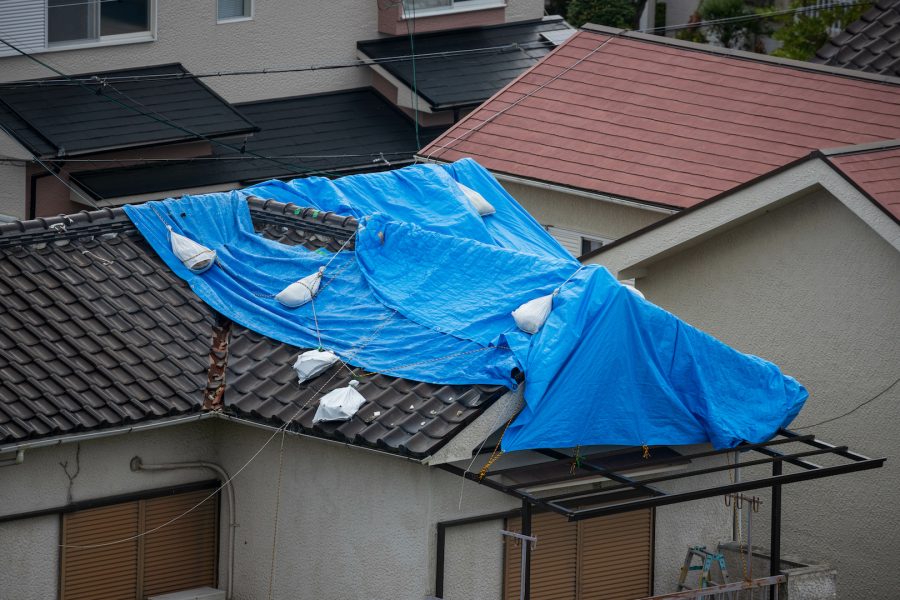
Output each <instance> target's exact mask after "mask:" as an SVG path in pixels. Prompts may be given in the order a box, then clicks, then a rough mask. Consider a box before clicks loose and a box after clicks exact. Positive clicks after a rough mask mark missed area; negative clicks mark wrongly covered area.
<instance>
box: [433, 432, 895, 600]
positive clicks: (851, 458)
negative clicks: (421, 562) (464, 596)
mask: <svg viewBox="0 0 900 600" xmlns="http://www.w3.org/2000/svg"><path fill="white" fill-rule="evenodd" d="M786 444H802V445H803V446H804V449H803V450H802V451H799V452H783V451H782V448H780V447H783V446H784V445H786ZM635 450H636V449H635V448H626V449H617V450H613V451H610V452H607V453H602V454H595V455H591V456H590V457H588V459H586V460H580V461H579V462H578V467H579V468H577V469H574V470H573V472H572V473H570V474H569V475H568V476H552V477H543V478H541V477H535V478H533V479H528V480H527V482H524V483H508V482H505V481H504V479H505V478H507V477H508V476H509V475H510V474H511V473H512V472H515V473H516V474H518V475H522V474H526V475H527V474H528V472H529V470H531V472H532V473H536V472H538V471H540V470H545V469H546V468H547V466H548V464H552V463H554V461H556V462H558V463H559V464H560V465H561V464H570V463H572V461H573V457H571V456H569V455H567V454H564V453H562V452H558V451H554V450H538V451H537V452H539V453H541V454H543V455H544V456H547V457H549V458H551V459H554V460H553V461H550V463H548V462H542V463H538V464H534V465H525V466H518V467H512V468H510V469H500V470H495V471H488V472H487V473H486V474H485V475H484V476H483V477H482V476H481V475H480V474H479V473H472V472H469V471H468V470H464V469H462V468H460V467H458V466H455V465H450V464H444V465H440V468H441V469H444V470H445V471H449V472H451V473H454V474H456V475H459V476H460V477H464V478H465V479H469V480H471V481H475V482H476V483H479V484H481V485H486V486H488V487H490V488H493V489H495V490H498V491H500V492H503V493H505V494H508V495H510V496H513V497H516V498H518V499H520V500H521V501H522V509H521V517H522V533H523V534H525V535H529V534H530V532H531V514H532V511H533V510H534V509H535V508H537V509H539V510H546V511H553V512H555V513H558V514H560V515H563V516H565V517H567V518H568V519H569V520H570V521H579V520H582V519H591V518H595V517H603V516H607V515H614V514H617V513H624V512H629V511H633V510H639V509H644V508H654V507H657V506H666V505H669V504H679V503H682V502H689V501H691V500H700V499H703V498H713V497H716V496H722V495H726V494H736V493H740V492H745V491H749V490H757V489H762V488H771V489H772V499H771V510H772V513H771V520H772V524H771V525H772V527H771V536H772V537H771V549H770V551H771V569H770V575H771V576H775V575H778V573H779V570H780V564H781V486H783V485H786V484H789V483H795V482H800V481H809V480H812V479H819V478H822V477H832V476H834V475H841V474H844V473H853V472H856V471H865V470H868V469H877V468H879V467H881V466H883V465H884V462H885V460H886V458H869V457H867V456H863V455H862V454H859V453H857V452H853V451H851V450H850V449H849V448H848V447H847V446H835V445H832V444H829V443H827V442H824V441H822V440H819V439H817V438H816V437H815V435H804V434H800V433H797V432H795V431H791V430H789V429H779V430H778V431H777V433H776V434H775V436H773V437H772V439H770V440H769V441H766V442H761V443H756V444H750V443H744V444H740V445H739V446H737V447H735V448H729V449H724V450H704V451H700V452H692V453H689V454H681V455H675V456H676V457H677V458H673V456H672V455H673V453H672V452H669V453H661V454H663V455H662V456H658V457H656V458H654V457H653V456H652V451H651V456H650V457H649V458H647V459H646V460H642V461H641V462H640V465H639V467H640V468H641V469H644V468H653V467H663V466H670V465H672V464H673V462H674V463H682V464H683V463H687V462H690V461H693V460H696V459H700V458H710V457H716V456H727V455H729V454H732V453H735V452H739V453H742V454H743V453H755V454H756V455H760V456H761V458H755V457H754V458H752V459H751V460H741V461H733V462H732V461H726V464H724V465H716V466H711V467H704V468H700V469H693V470H690V469H689V470H686V471H679V472H674V473H671V472H670V473H664V474H661V475H656V476H651V477H644V478H641V479H639V480H638V479H635V478H634V477H633V476H629V475H627V474H626V473H624V472H623V471H629V470H634V467H635V465H634V463H631V464H630V465H629V466H628V468H624V469H620V470H617V469H616V468H613V467H611V466H609V463H611V462H613V463H614V462H615V459H616V458H620V457H621V455H623V454H626V453H629V452H632V453H633V452H635ZM638 450H639V449H638ZM816 456H820V457H821V456H830V457H834V458H836V459H839V460H840V464H836V465H831V466H822V465H819V464H817V463H815V462H812V461H810V460H809V459H810V458H813V457H816ZM785 463H787V464H789V465H792V466H793V467H796V469H795V470H793V471H792V472H787V473H786V472H784V465H785ZM766 466H770V467H771V475H766V476H762V477H755V478H750V479H740V480H738V478H737V477H735V478H732V480H731V482H730V483H727V484H723V485H713V486H704V487H698V488H696V489H690V490H689V491H685V492H677V493H670V492H665V491H663V490H661V489H660V488H659V487H657V486H656V485H655V484H660V483H667V482H671V481H675V480H679V479H686V478H690V477H696V476H698V475H708V474H711V473H718V472H728V471H732V472H734V471H735V470H736V469H741V468H743V467H766ZM598 476H599V477H603V478H605V479H608V480H610V481H611V482H613V483H612V485H609V486H606V487H603V488H601V489H592V490H587V491H569V492H562V493H557V494H551V495H538V494H536V493H533V492H530V491H529V488H536V487H544V488H546V487H547V486H552V485H554V484H563V483H573V482H574V483H577V482H578V481H579V480H584V481H585V483H589V481H588V480H589V479H596V478H597V477H598ZM466 521H470V520H469V519H467V520H466ZM449 524H450V523H447V524H443V525H444V527H441V525H442V524H438V529H439V532H440V533H441V534H442V533H443V531H444V529H445V528H446V526H447V525H449ZM454 524H455V523H454ZM442 537H443V535H440V536H439V538H442ZM441 542H442V539H439V545H440V543H441ZM439 552H440V553H441V555H442V553H443V548H440V549H439ZM440 562H443V561H440ZM525 565H526V568H530V552H528V553H526V559H525ZM438 571H439V577H440V580H439V581H440V588H443V565H442V564H439V565H438ZM528 587H529V578H528V574H527V573H526V577H525V586H524V592H525V593H524V595H523V597H524V598H526V599H527V598H528V597H529V590H528ZM437 591H441V592H442V591H443V590H442V589H439V590H436V592H437ZM438 597H440V594H438Z"/></svg>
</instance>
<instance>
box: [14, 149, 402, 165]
mask: <svg viewBox="0 0 900 600" xmlns="http://www.w3.org/2000/svg"><path fill="white" fill-rule="evenodd" d="M415 152H416V150H413V149H410V150H394V151H390V150H388V151H384V152H367V153H364V154H285V155H275V156H272V155H260V156H247V155H238V156H188V157H159V156H155V157H152V158H143V157H134V158H68V157H66V158H62V159H58V160H57V159H52V160H51V161H50V162H60V163H135V166H140V163H153V162H163V163H176V162H215V161H244V160H280V159H284V160H291V159H325V158H376V159H380V158H381V157H382V156H391V157H395V156H400V157H402V156H407V155H409V156H412V154H414V153H415ZM22 162H27V159H18V158H0V163H13V164H19V163H22ZM373 162H376V161H373ZM377 162H383V161H381V160H378V161H377Z"/></svg>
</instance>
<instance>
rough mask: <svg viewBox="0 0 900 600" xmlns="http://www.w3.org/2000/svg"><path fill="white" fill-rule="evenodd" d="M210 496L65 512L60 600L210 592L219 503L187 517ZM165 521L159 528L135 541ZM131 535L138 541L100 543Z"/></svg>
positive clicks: (196, 494) (197, 494) (213, 579)
mask: <svg viewBox="0 0 900 600" xmlns="http://www.w3.org/2000/svg"><path fill="white" fill-rule="evenodd" d="M210 492H211V490H209V489H204V490H199V491H195V492H187V493H183V494H175V495H171V496H162V497H158V498H151V499H148V500H135V501H132V502H124V503H121V504H114V505H111V506H104V507H101V508H92V509H87V510H80V511H77V512H73V513H68V514H65V515H63V519H62V544H63V548H62V553H61V555H60V594H59V596H60V600H135V599H143V598H146V597H147V596H152V595H156V594H164V593H166V592H174V591H177V590H183V589H189V588H194V587H203V586H210V587H215V585H216V566H217V565H216V560H217V556H218V543H217V534H218V519H217V516H218V512H219V511H218V498H217V497H216V496H214V497H212V498H210V499H209V500H207V501H206V502H204V503H203V504H201V505H200V506H197V508H195V509H194V510H191V512H187V511H188V510H190V509H191V508H192V507H194V506H195V505H196V504H197V503H198V502H200V501H201V500H203V499H204V498H206V497H207V496H209V494H210ZM185 513H186V514H185ZM182 514H183V515H184V516H182V517H180V518H179V519H177V520H175V521H174V522H172V523H169V521H171V520H172V519H173V518H175V517H177V516H178V515H182ZM166 523H169V524H168V525H165V527H163V528H161V529H160V530H159V531H153V532H152V533H147V534H146V535H142V536H140V537H137V536H138V534H140V533H142V532H150V531H152V530H154V529H156V528H157V527H160V526H161V525H164V524H166ZM130 537H135V538H136V539H133V540H129V541H126V542H122V543H118V544H113V545H110V546H102V544H104V543H107V542H112V541H119V540H124V539H127V538H130ZM98 545H100V547H98V548H84V549H82V548H77V546H98Z"/></svg>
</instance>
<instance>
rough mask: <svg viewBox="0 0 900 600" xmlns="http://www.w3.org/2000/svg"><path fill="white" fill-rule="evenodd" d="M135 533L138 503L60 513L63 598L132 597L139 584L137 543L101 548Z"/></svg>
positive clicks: (101, 599) (118, 599)
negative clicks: (61, 523)
mask: <svg viewBox="0 0 900 600" xmlns="http://www.w3.org/2000/svg"><path fill="white" fill-rule="evenodd" d="M137 533H138V503H137V502H128V503H126V504H116V505H114V506H105V507H103V508H92V509H89V510H81V511H78V512H74V513H69V514H66V515H63V535H62V543H63V551H62V556H61V560H60V563H61V564H60V598H61V599H62V600H134V598H135V597H136V594H137V585H138V579H137V575H138V571H137V565H138V543H137V540H132V541H129V542H125V543H120V544H113V545H111V546H103V547H100V548H86V549H81V548H74V547H73V546H95V545H98V544H103V543H107V542H112V541H117V540H122V539H125V538H129V537H131V536H135V535H137Z"/></svg>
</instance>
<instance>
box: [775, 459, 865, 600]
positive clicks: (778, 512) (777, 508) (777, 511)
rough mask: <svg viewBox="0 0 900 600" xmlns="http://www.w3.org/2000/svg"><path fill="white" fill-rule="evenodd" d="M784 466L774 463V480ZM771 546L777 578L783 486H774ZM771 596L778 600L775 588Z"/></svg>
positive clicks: (779, 564)
mask: <svg viewBox="0 0 900 600" xmlns="http://www.w3.org/2000/svg"><path fill="white" fill-rule="evenodd" d="M857 464H858V463H857ZM783 466H784V465H783V464H782V462H781V461H777V462H774V463H772V479H777V478H778V477H780V476H781V469H782V467H783ZM769 546H770V548H769V575H770V576H775V575H778V574H779V573H781V485H773V486H772V532H771V542H770V544H769ZM769 594H770V596H769V598H770V599H771V600H777V598H778V591H777V590H776V589H775V588H772V589H771V590H770V591H769Z"/></svg>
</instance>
